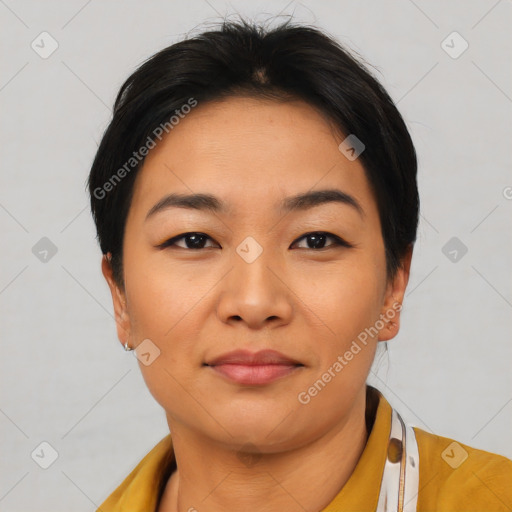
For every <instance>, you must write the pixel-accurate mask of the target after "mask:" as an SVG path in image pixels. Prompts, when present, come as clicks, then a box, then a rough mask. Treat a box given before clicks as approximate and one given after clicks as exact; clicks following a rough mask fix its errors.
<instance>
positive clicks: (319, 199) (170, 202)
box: [146, 189, 364, 220]
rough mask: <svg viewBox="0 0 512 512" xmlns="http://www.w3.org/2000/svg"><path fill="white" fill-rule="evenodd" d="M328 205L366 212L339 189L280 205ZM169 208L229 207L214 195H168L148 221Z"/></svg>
mask: <svg viewBox="0 0 512 512" xmlns="http://www.w3.org/2000/svg"><path fill="white" fill-rule="evenodd" d="M327 203H338V204H344V205H348V206H350V207H352V208H353V209H355V210H356V211H357V212H358V214H359V215H360V216H361V217H364V210H363V208H362V207H361V205H360V204H359V202H358V201H357V200H356V199H355V198H354V197H353V196H351V195H350V194H347V193H346V192H342V191H341V190H338V189H325V190H316V191H313V192H303V193H300V194H297V195H295V196H290V197H286V198H285V199H283V201H281V203H280V204H279V205H278V208H280V210H281V211H283V212H286V213H288V212H293V211H305V210H309V209H311V208H314V207H315V206H320V205H322V204H327ZM169 208H185V209H190V210H201V211H211V212H212V213H226V212H227V210H228V208H227V205H226V204H225V203H224V202H223V201H222V200H220V199H219V198H217V197H215V196H214V195H212V194H177V193H173V194H168V195H166V196H165V197H163V198H162V199H160V201H158V202H157V203H156V204H155V205H154V206H153V207H152V208H151V209H150V210H149V211H148V213H147V214H146V220H148V219H149V218H150V217H152V216H153V215H155V214H156V213H158V212H161V211H164V210H167V209H169Z"/></svg>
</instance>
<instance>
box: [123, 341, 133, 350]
mask: <svg viewBox="0 0 512 512" xmlns="http://www.w3.org/2000/svg"><path fill="white" fill-rule="evenodd" d="M124 349H125V350H126V351H127V352H130V350H133V348H132V347H130V345H128V342H126V343H125V344H124Z"/></svg>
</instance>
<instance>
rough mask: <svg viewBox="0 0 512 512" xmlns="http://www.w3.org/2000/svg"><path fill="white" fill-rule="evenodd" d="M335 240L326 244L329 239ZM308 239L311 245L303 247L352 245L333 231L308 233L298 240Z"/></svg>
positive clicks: (322, 247)
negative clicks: (332, 232)
mask: <svg viewBox="0 0 512 512" xmlns="http://www.w3.org/2000/svg"><path fill="white" fill-rule="evenodd" d="M329 238H330V239H331V240H334V243H332V244H329V245H327V247H326V245H325V243H326V241H327V239H329ZM303 239H304V240H306V243H307V244H308V245H310V247H301V249H326V248H327V249H328V248H329V247H333V246H343V247H352V245H350V244H349V243H348V242H346V241H345V240H343V239H342V238H340V237H339V236H336V235H333V234H331V233H327V232H325V231H315V232H313V233H306V234H305V235H303V236H302V237H300V238H299V239H298V240H297V241H296V242H294V243H297V242H298V241H300V240H303Z"/></svg>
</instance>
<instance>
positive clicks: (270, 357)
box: [206, 350, 302, 366]
mask: <svg viewBox="0 0 512 512" xmlns="http://www.w3.org/2000/svg"><path fill="white" fill-rule="evenodd" d="M206 364H207V365H208V366H217V365H221V364H239V365H245V366H256V365H269V364H277V365H279V364H281V365H283V364H285V365H298V364H302V363H301V362H300V361H296V360H295V359H292V358H290V357H287V356H285V355H284V354H281V352H278V351H277V350H260V351H258V352H251V351H249V350H233V351H232V352H226V353H225V354H221V355H220V356H218V357H216V358H214V359H211V360H210V361H208V362H207V363H206Z"/></svg>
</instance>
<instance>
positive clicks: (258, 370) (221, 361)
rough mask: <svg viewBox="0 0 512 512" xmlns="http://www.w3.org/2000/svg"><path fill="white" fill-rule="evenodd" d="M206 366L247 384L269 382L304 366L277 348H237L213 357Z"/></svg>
mask: <svg viewBox="0 0 512 512" xmlns="http://www.w3.org/2000/svg"><path fill="white" fill-rule="evenodd" d="M205 366H208V367H210V368H211V369H212V370H213V371H215V372H216V373H220V374H221V375H223V376H224V377H226V378H228V379H229V380H231V381H233V382H236V383H238V384H242V385H246V386H255V385H264V384H269V383H271V382H273V381H275V380H277V379H280V378H283V377H286V376H288V375H290V374H292V373H294V372H295V371H296V370H298V369H299V368H302V367H304V365H303V364H302V363H300V362H299V361H296V360H295V359H292V358H289V357H287V356H285V355H283V354H281V353H280V352H277V351H276V350H261V351H259V352H254V353H253V352H250V351H248V350H235V351H233V352H228V353H226V354H222V355H220V356H218V357H216V358H215V359H212V360H211V361H209V362H208V363H205Z"/></svg>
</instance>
